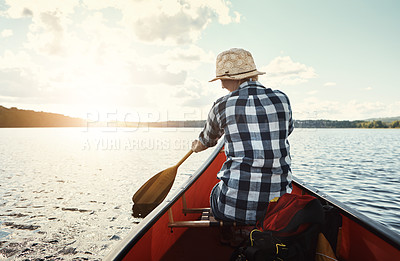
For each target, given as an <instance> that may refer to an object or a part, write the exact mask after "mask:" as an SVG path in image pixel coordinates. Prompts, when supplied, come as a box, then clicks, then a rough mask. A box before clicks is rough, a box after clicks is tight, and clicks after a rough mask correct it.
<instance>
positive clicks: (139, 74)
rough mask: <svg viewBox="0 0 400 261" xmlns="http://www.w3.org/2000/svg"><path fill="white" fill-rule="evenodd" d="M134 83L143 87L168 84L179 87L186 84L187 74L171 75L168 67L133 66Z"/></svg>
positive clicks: (183, 72)
mask: <svg viewBox="0 0 400 261" xmlns="http://www.w3.org/2000/svg"><path fill="white" fill-rule="evenodd" d="M130 71H131V74H132V82H133V83H136V84H141V85H152V84H160V83H164V84H168V85H179V84H183V83H184V82H185V79H186V76H187V72H185V71H181V72H178V73H171V72H168V71H167V70H166V67H164V66H159V67H158V68H157V67H155V66H144V65H140V66H136V65H132V66H131V70H130Z"/></svg>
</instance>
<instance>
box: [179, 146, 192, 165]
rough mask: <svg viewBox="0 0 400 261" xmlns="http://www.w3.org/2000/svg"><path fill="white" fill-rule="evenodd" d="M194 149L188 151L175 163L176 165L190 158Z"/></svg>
mask: <svg viewBox="0 0 400 261" xmlns="http://www.w3.org/2000/svg"><path fill="white" fill-rule="evenodd" d="M192 153H193V150H190V151H189V152H188V153H186V155H185V156H184V157H183V158H182V159H181V160H180V161H179V162H178V163H177V164H176V165H175V167H177V168H178V167H179V166H180V165H182V163H183V162H184V161H185V160H186V159H187V158H189V156H190V155H192Z"/></svg>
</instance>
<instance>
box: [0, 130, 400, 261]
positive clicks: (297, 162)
mask: <svg viewBox="0 0 400 261" xmlns="http://www.w3.org/2000/svg"><path fill="white" fill-rule="evenodd" d="M198 132H199V129H150V130H149V129H140V130H134V131H132V129H118V131H106V130H104V129H95V128H92V129H89V131H86V130H84V129H79V128H49V129H42V128H37V129H0V180H1V183H0V259H2V258H3V259H4V258H5V259H9V260H15V259H17V260H24V259H36V258H49V259H73V258H77V259H89V260H95V259H100V258H101V257H103V256H104V255H106V254H107V253H108V252H109V251H110V250H111V248H112V247H113V246H115V245H116V244H117V243H118V242H119V240H121V238H123V237H124V236H126V235H127V233H128V232H129V231H130V230H131V229H132V228H133V227H134V226H135V225H136V224H137V223H138V222H140V219H139V218H134V217H132V215H131V214H132V202H131V197H132V195H133V194H134V193H135V191H136V190H137V189H138V188H139V187H140V186H141V185H142V184H143V183H144V182H145V181H147V180H148V179H149V178H150V177H151V176H152V175H154V174H156V173H158V172H159V171H160V170H163V169H166V168H168V167H171V166H172V165H174V164H176V163H177V162H178V161H179V160H180V159H181V158H182V157H183V156H184V155H185V154H186V152H187V151H188V150H189V149H190V144H191V141H192V140H193V139H194V138H196V137H197V135H198ZM399 134H400V131H399V130H358V129H330V130H322V129H296V130H295V132H294V133H293V134H292V136H291V137H290V142H291V152H292V161H293V166H292V168H293V173H294V174H295V175H296V176H297V177H299V178H301V179H302V180H304V181H306V182H308V183H310V184H312V185H313V186H315V187H317V188H319V189H320V190H323V191H324V192H327V193H328V194H330V195H331V196H333V197H335V198H337V199H338V200H340V201H344V202H346V203H348V204H349V205H351V206H352V207H354V208H356V209H358V210H360V211H361V212H363V213H364V214H366V215H367V216H369V217H371V218H373V219H375V220H377V221H379V222H382V223H384V224H385V225H386V226H388V227H389V228H391V229H393V230H396V231H400V227H399V225H398V220H399V217H400V207H399V206H398V204H397V202H399V200H400V187H399V186H398V185H397V184H398V183H399V181H400V175H399V169H400V163H399V160H398V158H399V156H400V149H399V148H398V144H400V135H399ZM211 152H212V151H211V150H210V151H205V152H202V153H199V154H193V155H192V156H191V157H190V158H189V159H188V160H187V161H186V162H185V163H184V164H183V165H182V166H181V167H180V168H179V170H178V175H177V179H176V181H175V183H174V187H173V190H175V189H176V188H179V187H180V186H181V185H182V183H183V182H184V181H185V180H186V179H187V178H188V177H189V176H190V174H191V173H193V172H194V171H195V170H196V169H197V168H198V167H199V166H200V165H201V163H202V162H203V161H204V160H205V159H206V158H207V157H208V155H209V154H210V153H211Z"/></svg>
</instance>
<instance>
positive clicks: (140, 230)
mask: <svg viewBox="0 0 400 261" xmlns="http://www.w3.org/2000/svg"><path fill="white" fill-rule="evenodd" d="M223 146H224V142H223V140H221V141H220V142H219V143H218V144H217V146H216V147H215V149H214V151H213V152H212V154H211V155H210V156H209V157H208V159H207V160H206V161H205V162H204V163H203V164H202V165H201V166H200V167H199V168H198V169H197V170H196V172H195V173H194V174H193V175H191V177H190V178H189V179H188V180H187V181H186V183H185V184H184V185H182V187H181V188H179V189H178V190H177V191H176V192H175V193H174V194H173V195H171V196H170V197H167V198H166V199H165V200H164V201H163V202H162V203H161V204H160V205H159V206H158V207H156V208H155V209H154V210H153V211H152V212H150V213H149V214H148V215H147V216H146V217H145V218H144V219H143V220H142V221H141V222H140V223H139V224H138V226H136V227H135V228H134V229H133V230H132V231H131V232H130V233H129V234H128V235H127V236H126V238H125V239H124V240H122V242H121V243H120V244H119V245H117V247H115V248H114V249H113V250H112V251H111V252H110V254H109V255H108V256H107V257H106V258H105V259H104V260H122V259H123V258H124V257H125V256H126V254H127V253H128V252H129V250H130V249H131V248H132V246H134V245H135V244H136V243H137V242H138V241H139V240H140V239H141V238H142V237H143V235H144V234H146V232H147V231H148V230H149V229H150V228H151V227H152V226H153V224H154V223H156V222H157V220H158V219H159V218H160V217H161V216H162V215H164V214H165V213H166V212H167V211H168V209H170V208H171V207H172V206H173V205H174V204H175V202H176V201H178V200H179V198H181V197H182V195H183V194H184V193H185V192H186V191H187V190H188V189H189V188H190V187H191V186H192V184H194V183H195V182H196V180H197V179H198V178H199V177H200V176H201V175H202V174H203V172H204V171H205V170H206V169H207V168H208V167H209V166H210V165H211V163H212V162H213V161H214V159H215V158H216V157H217V155H218V153H220V151H221V149H222V148H223ZM118 246H119V247H118Z"/></svg>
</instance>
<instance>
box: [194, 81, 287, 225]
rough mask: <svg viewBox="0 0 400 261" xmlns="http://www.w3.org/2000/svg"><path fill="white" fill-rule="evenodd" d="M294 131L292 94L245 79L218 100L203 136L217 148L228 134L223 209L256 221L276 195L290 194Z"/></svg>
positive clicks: (202, 139)
mask: <svg viewBox="0 0 400 261" xmlns="http://www.w3.org/2000/svg"><path fill="white" fill-rule="evenodd" d="M292 131H293V121H292V111H291V107H290V103H289V99H288V97H287V96H286V95H285V94H284V93H283V92H281V91H278V90H271V89H269V88H265V87H264V86H263V85H261V84H260V83H259V82H257V81H248V82H244V83H242V84H241V85H240V86H239V89H238V90H236V91H234V92H231V93H230V94H228V95H226V96H224V97H222V98H220V99H218V100H217V101H216V102H215V103H214V105H213V107H212V109H211V111H210V113H209V115H208V119H207V121H206V124H205V127H204V130H203V131H202V132H201V133H200V135H199V140H200V142H201V143H203V144H204V145H205V146H207V147H212V146H214V145H216V144H217V141H218V139H219V138H220V137H221V136H222V135H223V134H225V136H224V139H225V154H226V156H227V160H226V162H225V163H224V165H223V166H222V169H221V170H220V172H219V173H218V175H217V177H218V179H220V180H221V181H220V182H219V183H218V185H217V186H219V188H220V191H221V193H220V195H219V198H218V199H217V202H218V203H217V205H218V210H219V212H220V213H222V214H223V215H224V216H225V217H227V218H228V219H233V220H236V221H242V222H246V223H252V222H254V221H256V220H257V218H260V217H262V215H263V212H264V210H265V208H266V206H267V203H268V202H269V201H270V200H271V199H273V198H275V197H279V196H281V195H283V194H284V193H287V192H289V193H290V192H291V190H292V184H291V180H292V178H291V169H290V161H291V160H290V154H289V147H290V146H289V142H288V136H289V134H290V133H291V132H292Z"/></svg>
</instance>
